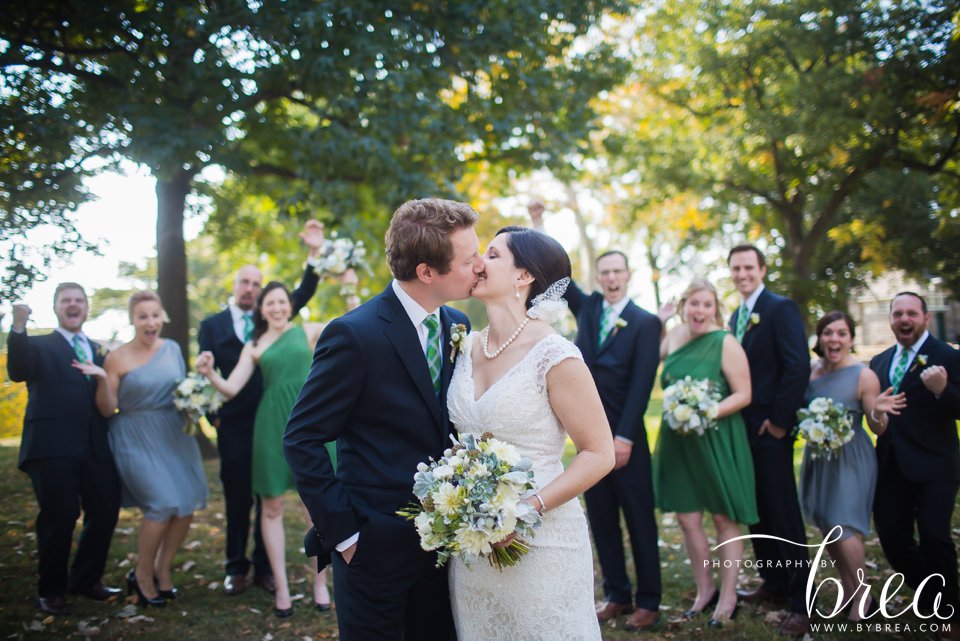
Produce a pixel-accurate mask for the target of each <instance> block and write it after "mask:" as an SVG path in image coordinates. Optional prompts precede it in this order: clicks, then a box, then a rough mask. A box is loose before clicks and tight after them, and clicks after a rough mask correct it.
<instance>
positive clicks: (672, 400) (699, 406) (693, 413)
mask: <svg viewBox="0 0 960 641" xmlns="http://www.w3.org/2000/svg"><path fill="white" fill-rule="evenodd" d="M719 411H720V392H719V391H718V390H717V388H716V385H714V384H713V383H712V382H711V381H710V380H708V379H696V378H693V377H690V376H684V377H683V378H682V379H680V380H678V381H677V382H675V383H673V384H672V385H670V386H669V387H667V389H665V390H663V417H664V418H665V419H666V421H667V425H669V426H670V429H672V430H674V431H675V432H677V433H678V434H694V433H695V434H696V435H697V436H703V435H704V433H706V431H707V430H708V429H716V428H717V414H718V413H719Z"/></svg>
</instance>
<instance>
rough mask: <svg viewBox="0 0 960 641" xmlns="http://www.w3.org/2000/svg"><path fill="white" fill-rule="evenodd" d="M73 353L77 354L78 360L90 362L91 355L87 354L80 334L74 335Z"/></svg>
mask: <svg viewBox="0 0 960 641" xmlns="http://www.w3.org/2000/svg"><path fill="white" fill-rule="evenodd" d="M73 353H74V354H76V355H77V360H78V361H80V362H81V363H89V362H90V357H89V356H87V350H85V349H84V348H83V339H82V338H80V334H77V335H76V336H74V337H73Z"/></svg>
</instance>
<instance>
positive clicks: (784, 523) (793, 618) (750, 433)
mask: <svg viewBox="0 0 960 641" xmlns="http://www.w3.org/2000/svg"><path fill="white" fill-rule="evenodd" d="M727 264H728V265H729V266H730V274H731V276H732V278H733V283H734V285H735V286H736V288H737V290H738V291H739V292H740V297H741V304H740V306H739V307H738V308H737V311H736V312H735V313H734V314H733V316H732V317H731V319H730V331H731V332H732V333H733V334H734V335H735V336H736V337H737V340H739V341H740V343H741V344H742V345H743V349H744V351H746V353H747V360H748V362H749V363H750V383H751V385H752V388H753V400H752V402H751V403H750V405H749V407H747V408H745V409H744V410H743V411H742V414H743V420H744V424H745V425H746V428H747V438H748V440H749V442H750V450H751V453H752V454H753V468H754V474H755V476H756V488H757V510H758V512H759V515H760V521H759V522H758V523H757V524H755V525H752V526H750V532H751V534H762V535H769V536H774V537H778V538H779V539H786V540H787V541H792V542H793V543H796V544H805V543H806V542H807V537H806V532H805V530H804V525H803V516H802V515H801V513H800V505H799V502H798V500H797V485H796V480H795V477H794V474H793V441H794V426H795V425H796V422H797V410H798V409H800V408H801V407H802V406H803V395H804V391H805V390H806V388H807V383H808V382H809V380H810V355H809V349H808V347H807V341H806V338H805V336H804V331H803V321H802V320H801V318H800V312H799V310H798V309H797V306H796V304H795V303H794V302H793V301H791V300H789V299H787V298H784V297H783V296H778V295H777V294H774V293H772V292H770V291H769V290H767V289H766V288H765V287H764V285H763V278H764V276H765V275H766V273H767V264H766V260H765V258H764V256H763V253H762V252H761V251H760V250H759V249H757V248H756V247H754V246H753V245H739V246H737V247H734V248H733V249H731V250H730V254H729V256H728V257H727ZM752 541H753V550H754V553H755V554H756V557H757V565H758V568H759V572H760V576H761V578H762V579H763V584H762V585H761V586H760V587H759V588H758V589H757V590H755V591H753V592H741V593H740V598H741V599H743V600H745V601H763V600H771V601H782V600H788V602H789V609H790V613H789V614H788V615H787V617H786V618H785V619H784V620H783V621H782V622H781V623H780V628H779V629H780V632H782V633H784V634H791V635H802V634H805V633H806V632H807V631H808V630H809V626H810V621H809V618H808V617H807V609H806V603H805V589H806V580H807V576H808V573H809V566H808V563H809V555H808V554H807V550H806V548H803V547H799V546H798V545H791V544H790V543H786V542H783V541H779V540H776V539H766V538H754V539H752Z"/></svg>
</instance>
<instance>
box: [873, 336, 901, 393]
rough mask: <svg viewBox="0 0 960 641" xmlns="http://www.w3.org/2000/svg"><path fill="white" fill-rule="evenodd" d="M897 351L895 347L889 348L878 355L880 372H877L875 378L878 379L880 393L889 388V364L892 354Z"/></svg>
mask: <svg viewBox="0 0 960 641" xmlns="http://www.w3.org/2000/svg"><path fill="white" fill-rule="evenodd" d="M896 351H897V347H896V345H894V346H893V347H891V348H889V349H888V350H887V351H885V352H884V353H883V354H881V355H880V360H879V361H877V363H878V365H879V368H880V371H879V372H877V373H876V374H877V377H878V378H879V379H880V391H881V392H882V391H883V390H885V389H887V388H888V387H890V362H891V360H892V359H893V354H894V352H896Z"/></svg>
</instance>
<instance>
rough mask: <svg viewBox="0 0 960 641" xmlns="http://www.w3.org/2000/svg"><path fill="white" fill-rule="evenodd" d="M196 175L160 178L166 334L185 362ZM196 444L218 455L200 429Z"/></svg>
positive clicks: (160, 274) (160, 279) (160, 276)
mask: <svg viewBox="0 0 960 641" xmlns="http://www.w3.org/2000/svg"><path fill="white" fill-rule="evenodd" d="M194 175H195V172H194V171H191V170H181V171H179V172H177V173H176V174H174V175H173V177H172V178H170V179H164V178H157V289H158V290H159V291H158V293H159V294H160V298H161V299H162V300H163V309H164V311H166V312H167V316H169V319H170V320H169V321H168V322H167V324H166V326H165V327H164V335H165V336H166V337H167V338H169V339H171V340H174V341H176V342H177V344H178V345H179V346H180V351H181V352H182V353H183V360H184V361H185V362H186V363H189V362H190V309H189V303H188V301H187V252H186V245H185V243H184V241H183V209H184V206H185V205H186V200H187V194H189V193H190V189H191V185H192V182H193V177H194ZM187 369H189V366H188V367H187ZM197 444H198V445H199V446H200V453H201V455H202V456H203V458H204V459H212V458H216V457H217V448H216V447H215V446H214V445H213V443H211V442H210V439H208V438H207V436H206V435H205V434H204V433H203V432H201V431H199V430H198V431H197Z"/></svg>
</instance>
